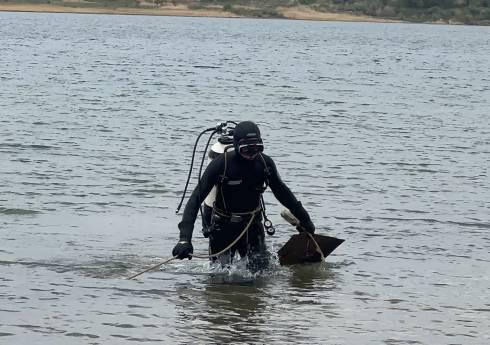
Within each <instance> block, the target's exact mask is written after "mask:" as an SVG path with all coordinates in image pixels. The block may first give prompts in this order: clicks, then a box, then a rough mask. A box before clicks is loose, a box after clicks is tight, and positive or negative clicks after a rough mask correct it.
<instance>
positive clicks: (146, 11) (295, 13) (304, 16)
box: [0, 3, 446, 24]
mask: <svg viewBox="0 0 490 345" xmlns="http://www.w3.org/2000/svg"><path fill="white" fill-rule="evenodd" d="M0 12H31V13H75V14H112V15H143V16H167V17H210V18H251V19H286V20H309V21H338V22H370V23H408V22H406V21H403V20H392V19H386V18H376V17H369V16H358V15H352V14H348V13H327V12H318V11H314V10H311V9H309V8H307V7H304V6H296V7H290V8H281V7H279V8H278V12H279V13H280V14H281V15H282V17H255V16H240V15H237V14H234V13H232V12H227V11H224V10H223V9H222V8H218V7H215V8H203V9H189V8H188V7H187V6H184V5H177V6H162V7H158V8H156V7H155V8H149V7H141V8H136V7H114V8H108V7H76V6H62V5H53V4H26V3H0ZM444 24H446V23H444Z"/></svg>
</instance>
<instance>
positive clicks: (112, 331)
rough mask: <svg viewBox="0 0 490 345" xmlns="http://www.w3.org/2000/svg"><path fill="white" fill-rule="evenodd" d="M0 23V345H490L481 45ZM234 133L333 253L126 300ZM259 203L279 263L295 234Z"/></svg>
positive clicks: (447, 39) (165, 252)
mask: <svg viewBox="0 0 490 345" xmlns="http://www.w3.org/2000/svg"><path fill="white" fill-rule="evenodd" d="M0 23H1V24H2V25H0V47H1V53H0V65H1V66H2V69H1V73H0V160H1V162H2V163H1V164H0V339H1V340H0V343H2V344H16V345H17V344H35V343H49V344H51V345H57V344H60V345H65V344H66V343H67V342H68V343H70V344H123V343H127V344H134V343H138V344H140V343H141V344H146V343H165V344H166V343H168V344H174V343H210V344H214V343H244V344H245V343H248V344H252V343H253V344H255V343H258V344H262V343H267V344H285V343H294V344H336V345H337V344H409V343H410V344H465V345H466V344H486V343H488V342H489V341H490V339H489V335H488V330H487V328H488V320H489V315H490V314H489V313H490V304H489V302H488V301H489V300H490V295H489V289H488V279H487V277H488V267H490V266H489V262H490V256H489V252H490V237H489V236H488V229H489V226H490V219H489V214H490V213H489V212H488V195H489V192H490V191H489V186H490V180H489V176H490V175H489V174H488V167H489V166H490V160H489V157H490V155H489V152H490V140H489V133H490V127H489V126H490V123H489V121H488V109H489V108H490V106H489V99H490V96H489V94H490V79H489V77H488V76H489V75H490V67H489V66H490V60H489V59H490V51H489V49H490V35H488V28H485V27H464V26H434V25H404V24H391V25H387V24H365V23H316V22H304V21H277V20H260V21H259V20H248V19H244V20H228V19H214V18H162V17H139V16H129V17H127V16H103V15H101V16H94V15H68V14H27V13H23V14H22V13H0ZM33 28H35V30H33ZM26 71H28V72H26ZM244 119H249V120H253V121H256V122H258V123H259V124H260V127H261V131H262V133H263V137H264V145H265V151H266V153H267V154H269V155H271V156H272V157H273V158H274V159H275V161H276V163H277V166H278V170H279V172H280V174H281V176H282V178H283V179H284V180H285V181H286V182H287V184H288V185H289V186H290V187H291V189H292V190H293V191H294V192H295V193H296V195H297V196H298V198H299V199H300V200H301V201H302V202H303V204H304V205H305V207H306V208H307V209H308V210H309V211H310V213H311V216H312V219H313V220H314V223H315V225H316V227H317V232H318V233H320V234H325V235H332V236H335V237H339V238H344V239H346V241H345V242H344V243H343V244H342V245H341V246H340V247H339V248H338V249H337V250H336V251H335V252H334V254H333V255H331V256H329V257H328V260H327V261H328V262H327V263H326V264H325V265H305V266H301V267H279V266H278V267H274V268H273V270H272V271H270V272H267V273H265V274H261V275H258V276H251V275H247V274H241V273H240V271H239V270H238V271H236V270H235V271H233V270H232V272H228V273H227V272H223V273H225V274H217V272H211V270H210V269H209V265H208V262H207V261H205V260H204V261H202V260H196V259H193V260H190V261H188V260H184V261H172V262H170V263H169V264H167V265H165V266H164V267H162V269H161V270H155V271H153V272H148V273H145V274H144V275H142V276H141V277H138V279H137V280H131V281H130V280H126V279H125V278H126V277H128V276H130V275H132V274H134V273H137V272H139V271H141V270H143V269H145V268H147V267H150V266H151V265H155V264H156V263H158V262H162V261H164V260H166V259H167V258H168V256H169V255H170V253H171V249H172V247H173V245H174V244H175V242H176V241H177V223H178V222H179V217H180V215H175V214H174V212H173V210H174V209H175V207H176V205H177V203H178V200H179V198H180V195H181V191H182V188H183V183H184V181H185V177H186V172H187V169H188V163H189V159H190V157H191V153H192V144H193V142H194V140H195V138H196V135H197V134H198V133H199V132H200V131H201V130H202V129H203V128H207V127H209V126H212V125H215V124H216V123H217V122H219V121H223V120H235V121H239V120H244ZM201 153H202V152H199V154H201ZM196 173H197V172H196ZM193 183H195V181H193ZM265 201H266V203H267V210H268V212H269V218H270V219H271V221H273V222H274V225H275V227H276V229H277V233H276V235H275V236H273V237H269V238H268V239H267V241H268V245H269V248H270V249H271V250H272V251H274V252H277V249H278V248H280V247H281V246H282V245H283V244H284V243H285V242H286V241H287V240H288V239H289V236H290V235H291V234H292V233H294V232H295V230H294V229H292V228H291V227H289V226H288V225H287V224H285V222H284V221H283V220H282V219H281V218H280V216H279V214H280V211H281V210H282V207H280V206H279V205H278V203H277V202H276V201H275V199H274V197H273V195H272V194H271V193H269V192H267V193H265ZM196 229H199V224H197V225H196ZM193 244H194V247H195V251H196V252H199V253H206V252H207V242H206V240H205V239H203V238H201V237H200V234H199V231H196V234H195V236H194V239H193ZM229 273H231V274H229Z"/></svg>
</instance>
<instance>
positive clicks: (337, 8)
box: [200, 0, 490, 25]
mask: <svg viewBox="0 0 490 345" xmlns="http://www.w3.org/2000/svg"><path fill="white" fill-rule="evenodd" d="M200 3H201V4H210V5H211V4H220V5H223V8H224V9H226V10H227V11H230V12H234V13H237V14H241V13H239V12H236V11H235V9H236V8H237V6H250V7H257V8H262V9H269V10H271V9H272V10H275V9H276V8H277V7H278V6H283V7H290V6H298V5H302V6H307V7H309V8H311V9H313V10H316V11H319V12H336V13H349V14H354V15H367V16H372V17H378V18H386V19H395V20H406V21H413V22H438V21H442V22H448V23H451V22H457V23H464V24H484V25H490V0H201V1H200ZM276 12H277V11H276ZM270 13H271V15H272V14H273V11H271V12H270Z"/></svg>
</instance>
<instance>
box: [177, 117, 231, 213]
mask: <svg viewBox="0 0 490 345" xmlns="http://www.w3.org/2000/svg"><path fill="white" fill-rule="evenodd" d="M229 123H231V124H234V125H236V122H234V121H226V122H221V123H219V124H218V125H217V126H216V127H210V128H206V129H205V130H203V131H202V132H201V133H199V135H198V136H197V139H196V142H195V143H194V148H193V150H192V158H191V165H190V167H189V173H188V175H187V181H186V183H185V187H184V193H183V194H182V198H181V199H180V202H179V205H178V206H177V210H176V211H175V213H179V211H180V209H181V208H182V204H183V203H184V199H185V195H186V193H187V188H188V187H189V182H190V179H191V175H192V169H193V168H194V159H195V156H196V152H197V145H198V144H199V140H200V139H201V137H202V136H203V135H204V134H205V133H207V132H212V133H211V135H210V136H209V139H208V141H207V143H206V148H205V149H204V152H203V156H202V161H201V166H200V168H199V180H198V188H199V186H200V180H201V172H202V168H203V165H204V159H205V158H206V152H207V150H208V147H209V143H210V142H211V139H212V138H213V136H214V135H215V134H216V133H224V132H225V130H226V127H227V126H228V124H229ZM199 194H200V193H199Z"/></svg>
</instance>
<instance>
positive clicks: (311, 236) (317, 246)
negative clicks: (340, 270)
mask: <svg viewBox="0 0 490 345" xmlns="http://www.w3.org/2000/svg"><path fill="white" fill-rule="evenodd" d="M305 232H306V233H307V234H308V236H310V239H311V240H312V241H313V243H314V244H315V247H316V251H317V252H318V253H320V255H321V258H322V261H325V255H323V252H322V249H321V248H320V246H319V245H318V242H317V241H316V240H315V238H314V237H313V235H312V234H310V233H309V232H307V231H305Z"/></svg>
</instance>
